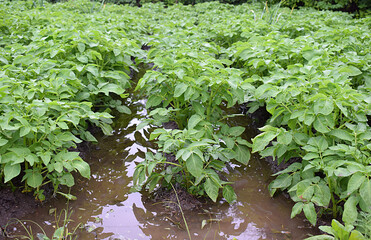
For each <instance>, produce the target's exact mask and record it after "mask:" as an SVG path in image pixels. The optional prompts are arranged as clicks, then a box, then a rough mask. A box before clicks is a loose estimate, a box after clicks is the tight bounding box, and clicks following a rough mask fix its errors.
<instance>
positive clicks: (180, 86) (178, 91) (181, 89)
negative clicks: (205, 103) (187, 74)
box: [174, 83, 188, 98]
mask: <svg viewBox="0 0 371 240" xmlns="http://www.w3.org/2000/svg"><path fill="white" fill-rule="evenodd" d="M187 88H188V85H187V84H185V83H180V84H178V85H176V87H175V90H174V97H176V98H178V97H180V96H181V95H182V94H183V93H184V92H185V91H186V90H187Z"/></svg>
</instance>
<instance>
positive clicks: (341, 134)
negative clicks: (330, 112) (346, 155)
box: [329, 129, 355, 142]
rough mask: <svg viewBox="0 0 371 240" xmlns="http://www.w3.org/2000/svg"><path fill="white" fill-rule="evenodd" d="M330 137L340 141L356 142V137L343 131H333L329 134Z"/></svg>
mask: <svg viewBox="0 0 371 240" xmlns="http://www.w3.org/2000/svg"><path fill="white" fill-rule="evenodd" d="M329 134H330V135H332V136H335V137H337V138H339V139H340V140H347V141H350V142H351V141H354V138H355V137H354V136H353V135H352V134H350V133H349V132H348V131H345V130H342V129H333V130H331V132H329Z"/></svg>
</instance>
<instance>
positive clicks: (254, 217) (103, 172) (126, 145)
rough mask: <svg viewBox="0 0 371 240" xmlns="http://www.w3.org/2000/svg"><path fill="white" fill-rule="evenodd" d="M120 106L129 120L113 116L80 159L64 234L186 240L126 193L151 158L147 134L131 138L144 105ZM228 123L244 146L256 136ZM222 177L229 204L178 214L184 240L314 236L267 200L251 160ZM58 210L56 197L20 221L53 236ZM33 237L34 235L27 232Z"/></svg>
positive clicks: (263, 178) (170, 222) (160, 211)
mask: <svg viewBox="0 0 371 240" xmlns="http://www.w3.org/2000/svg"><path fill="white" fill-rule="evenodd" d="M126 105H127V106H128V107H129V108H130V109H131V111H132V114H131V115H125V114H123V115H119V116H117V117H116V120H115V126H114V129H115V130H114V132H113V135H112V136H97V139H98V144H96V145H92V149H91V150H90V151H88V152H87V153H86V156H85V157H84V160H85V161H87V162H88V163H89V164H90V167H91V172H92V176H91V179H90V180H87V179H83V178H78V179H77V181H76V185H75V186H73V188H72V190H71V194H73V195H75V196H76V197H77V200H75V201H70V202H69V203H68V209H69V213H71V217H70V218H71V220H73V222H72V223H71V224H70V225H69V230H70V231H72V229H71V228H72V227H73V226H76V225H77V224H78V223H81V226H82V227H83V230H82V231H80V230H77V233H78V236H77V239H79V240H92V239H111V240H114V239H155V240H157V239H189V237H188V233H187V231H186V230H185V224H184V221H183V220H182V218H181V217H179V216H180V215H179V214H171V213H169V211H167V210H166V209H165V207H163V206H162V204H161V202H160V203H154V202H151V201H146V200H147V199H146V197H145V196H143V195H142V194H140V193H137V192H135V193H131V192H130V188H131V186H132V176H133V172H134V168H135V165H136V162H140V161H142V160H143V158H144V155H145V152H146V151H149V150H150V151H153V152H155V144H154V143H153V142H149V141H148V138H149V132H150V129H148V128H147V129H146V128H145V129H142V130H140V131H136V126H137V125H138V124H139V123H140V122H141V119H142V118H144V117H145V115H146V113H147V112H146V109H145V101H144V100H137V99H136V97H135V95H134V94H131V98H128V99H127V102H126ZM234 121H235V122H233V124H235V125H240V126H244V127H246V128H247V130H246V132H247V133H249V132H250V134H247V135H245V138H246V139H251V137H253V136H254V134H256V129H250V131H249V120H248V119H246V117H245V118H240V119H235V120H234ZM250 128H251V126H250ZM229 170H230V174H229V175H228V177H229V179H228V180H229V181H233V182H234V189H235V191H236V194H237V200H238V201H237V202H236V203H234V204H232V205H228V204H227V203H226V202H225V201H220V202H217V203H215V204H209V205H208V207H206V208H204V209H202V210H200V211H185V212H184V213H185V219H186V222H187V224H188V228H189V231H190V234H191V237H192V239H223V240H224V239H234V238H235V239H238V240H245V239H246V240H247V239H251V240H255V239H256V240H257V239H277V240H283V239H295V240H296V239H304V238H305V237H307V236H308V234H309V233H312V234H313V233H316V232H315V231H316V230H314V229H313V228H311V227H310V225H309V223H308V222H307V221H305V220H304V218H303V217H296V218H295V219H290V213H291V208H292V205H293V204H292V203H291V201H290V200H288V199H286V198H284V197H283V196H278V197H275V198H271V197H270V195H269V192H268V190H267V189H268V184H269V183H270V181H271V180H272V178H271V176H270V175H271V171H270V168H269V166H268V165H267V164H266V163H265V162H264V161H263V160H259V157H258V156H257V155H252V157H251V160H250V163H249V165H248V166H238V165H235V166H233V168H232V169H229ZM164 201H166V199H164ZM66 207H67V206H66V200H65V199H64V198H63V197H58V199H53V200H51V201H49V202H48V203H46V204H45V205H44V206H42V207H40V208H39V209H37V210H36V212H35V213H34V214H32V215H30V216H26V217H24V219H29V220H32V221H34V222H37V223H38V224H40V225H41V226H43V228H45V230H46V231H47V232H48V231H50V232H53V227H55V216H54V213H53V214H50V213H52V212H53V211H54V209H57V210H56V212H57V213H59V212H60V211H61V210H62V209H66ZM33 232H38V229H37V228H36V227H35V228H34V229H33ZM39 232H40V231H39ZM50 235H52V233H51V234H49V236H50Z"/></svg>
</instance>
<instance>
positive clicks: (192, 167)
mask: <svg viewBox="0 0 371 240" xmlns="http://www.w3.org/2000/svg"><path fill="white" fill-rule="evenodd" d="M186 166H187V170H188V171H189V172H190V173H191V174H192V175H193V176H194V177H200V176H201V174H202V170H203V162H202V159H201V158H200V156H198V155H197V154H196V153H194V152H192V153H191V155H190V156H189V158H188V159H187V160H186Z"/></svg>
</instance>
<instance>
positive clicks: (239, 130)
mask: <svg viewBox="0 0 371 240" xmlns="http://www.w3.org/2000/svg"><path fill="white" fill-rule="evenodd" d="M244 131H245V128H244V127H240V126H238V127H231V128H229V129H228V134H229V135H231V136H234V137H238V136H240V135H241V134H242V133H243V132H244Z"/></svg>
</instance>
